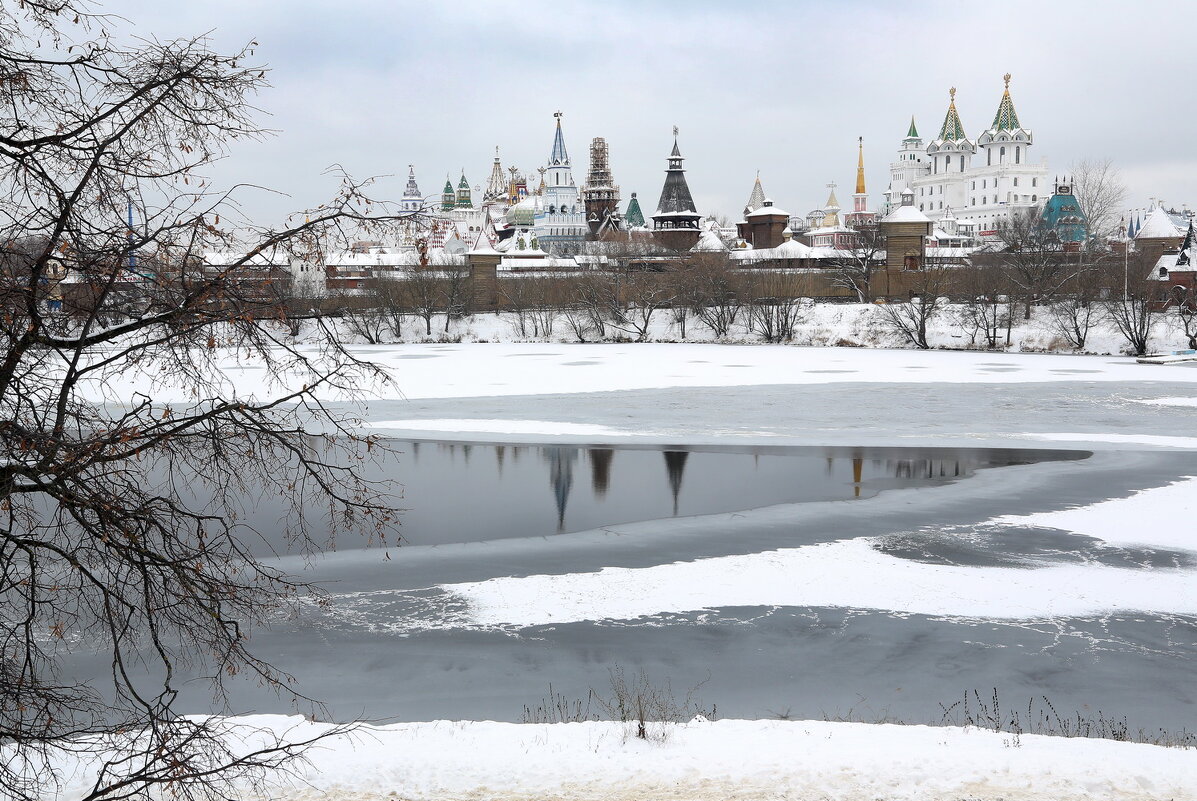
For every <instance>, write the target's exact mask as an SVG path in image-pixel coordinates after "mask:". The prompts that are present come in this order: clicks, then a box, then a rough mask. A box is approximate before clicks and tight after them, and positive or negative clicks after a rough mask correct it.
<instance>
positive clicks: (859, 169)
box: [856, 136, 865, 195]
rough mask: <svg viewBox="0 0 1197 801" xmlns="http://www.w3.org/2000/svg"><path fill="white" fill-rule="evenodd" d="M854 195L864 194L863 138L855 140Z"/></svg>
mask: <svg viewBox="0 0 1197 801" xmlns="http://www.w3.org/2000/svg"><path fill="white" fill-rule="evenodd" d="M856 147H857V152H856V194H858V195H863V194H864V193H865V180H864V137H863V136H859V137H857V139H856Z"/></svg>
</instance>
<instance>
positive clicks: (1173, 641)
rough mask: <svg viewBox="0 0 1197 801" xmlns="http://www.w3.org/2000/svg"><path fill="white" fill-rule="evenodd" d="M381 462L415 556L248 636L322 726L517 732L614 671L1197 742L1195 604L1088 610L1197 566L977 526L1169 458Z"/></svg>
mask: <svg viewBox="0 0 1197 801" xmlns="http://www.w3.org/2000/svg"><path fill="white" fill-rule="evenodd" d="M394 444H395V445H396V454H395V455H394V456H393V457H392V458H393V461H392V460H388V461H387V462H386V463H384V464H383V465H382V466H378V467H376V469H378V470H379V471H381V472H384V473H385V472H387V471H388V470H400V472H401V474H402V475H404V476H406V477H407V478H406V480H405V482H404V483H405V485H406V486H405V495H404V504H405V506H406V507H407V508H408V510H409V511H408V512H407V513H406V517H405V530H404V536H405V539H406V541H407V543H408V544H407V545H405V546H403V547H401V548H398V549H392V550H390V551H389V553H387V554H384V553H383V552H380V551H377V550H357V551H353V550H349V551H341V552H338V553H336V554H328V555H326V556H325V557H324V558H322V559H320V560H319V561H318V562H317V564H316V566H315V568H314V570H312V572H311V574H310V575H311V577H312V578H315V579H316V580H318V581H320V582H322V583H323V584H324V586H325V588H326V589H328V590H329V591H330V593H331V601H332V602H331V604H330V605H329V606H328V607H326V608H320V609H317V608H315V607H313V608H311V609H310V610H309V612H308V614H306V615H305V616H304V617H303V618H302V619H300V620H292V621H287V622H282V623H280V624H278V625H277V626H275V627H274V628H273V629H272V630H270V631H263V632H259V633H258V634H257V635H256V637H257V640H258V643H259V645H258V647H259V648H265V649H266V652H267V653H269V654H270V655H271V657H272V659H275V660H277V661H278V662H279V663H280V664H286V665H288V666H293V668H292V669H293V671H294V672H295V674H296V676H297V678H299V679H300V682H301V686H303V687H304V688H305V690H306V691H308V692H310V693H312V694H313V695H315V696H316V697H318V698H321V699H323V700H325V701H326V702H327V703H328V704H329V708H330V711H331V712H332V714H333V715H334V716H335V717H338V718H345V717H356V716H365V717H369V718H375V719H378V718H386V719H391V718H398V719H407V720H421V719H441V718H449V719H456V718H475V719H500V720H518V719H519V718H520V715H521V712H522V708H523V706H524V705H525V704H531V705H535V704H536V703H537V702H538V701H539V700H540V699H541V698H542V697H544V696H545V695H546V694H547V692H548V685H549V683H550V682H551V683H552V685H553V687H554V689H555V690H557V691H560V692H563V693H565V694H566V695H567V696H570V697H584V696H585V695H586V693H587V691H588V690H589V689H590V688H591V687H594V688H596V689H599V690H602V689H604V688H605V686H606V683H607V681H608V673H607V671H608V669H609V668H611V667H613V666H616V665H621V666H624V667H625V668H627V669H638V668H643V669H645V670H647V671H648V673H649V674H650V676H653V677H655V678H657V679H658V680H661V681H665V680H668V681H669V682H670V683H671V685H672V686H673V687H675V688H678V689H680V690H684V689H688V688H690V687H692V686H695V685H699V684H701V685H702V686H701V689H700V690H699V692H698V697H700V698H701V699H702V700H704V701H705V702H706V703H708V704H711V703H714V704H716V705H717V706H718V709H719V711H720V714H722V715H726V716H735V717H768V716H769V715H771V714H788V715H791V716H796V717H816V718H817V717H820V716H822V715H824V714H826V715H831V716H841V715H844V716H855V717H857V718H859V719H876V718H880V717H885V716H892V717H896V718H900V719H903V720H908V721H913V722H937V721H938V719H939V704H940V703H941V702H942V703H945V704H950V703H951V702H952V701H954V700H956V699H957V698H958V697H959V696H960V695H962V694H963V693H964V692H966V691H972V690H974V689H976V690H978V691H980V692H981V694H982V697H985V698H988V697H989V696H990V695H992V691H993V689H994V688H998V689H999V692H1000V694H1001V696H1002V698H1003V699H1004V700H1003V703H1005V704H1007V705H1021V706H1025V705H1026V703H1027V701H1028V700H1029V699H1030V698H1032V697H1033V698H1035V699H1036V704H1037V705H1040V704H1041V699H1042V697H1043V696H1046V697H1047V698H1048V699H1050V700H1051V702H1052V703H1053V704H1054V705H1055V706H1056V707H1057V708H1058V709H1067V710H1069V713H1071V712H1076V711H1079V712H1081V713H1082V714H1088V713H1089V712H1093V711H1095V710H1096V709H1097V708H1098V707H1100V708H1101V709H1102V710H1103V711H1104V712H1105V713H1106V714H1116V715H1119V716H1121V715H1127V716H1128V717H1129V718H1130V721H1131V724H1132V725H1143V726H1153V725H1157V726H1166V727H1169V728H1180V727H1183V726H1189V725H1191V722H1192V720H1193V713H1194V709H1195V704H1197V694H1195V691H1194V686H1193V683H1192V682H1191V681H1190V679H1189V677H1190V676H1191V672H1192V670H1193V668H1194V667H1197V614H1194V612H1197V610H1194V609H1192V608H1191V607H1188V606H1186V605H1185V604H1188V603H1190V602H1191V598H1188V599H1185V598H1175V597H1174V598H1172V599H1171V600H1169V599H1164V600H1163V603H1162V604H1159V605H1157V606H1156V607H1155V608H1151V609H1139V608H1134V607H1135V597H1134V596H1132V597H1130V598H1129V599H1128V600H1125V601H1123V600H1119V592H1120V590H1114V591H1109V592H1108V593H1107V589H1108V588H1109V586H1110V582H1114V583H1115V584H1116V585H1118V584H1119V583H1120V585H1121V586H1133V584H1134V581H1133V579H1135V578H1136V577H1137V578H1143V579H1145V580H1147V581H1149V582H1150V581H1158V580H1159V579H1161V578H1163V577H1165V576H1171V577H1172V578H1173V579H1175V578H1176V575H1177V571H1178V570H1179V571H1181V572H1182V573H1185V572H1189V571H1192V570H1193V569H1194V568H1195V567H1197V548H1190V549H1185V548H1179V549H1178V548H1175V547H1152V546H1135V545H1114V544H1110V543H1105V542H1103V541H1101V540H1100V539H1098V538H1095V537H1092V536H1087V535H1085V534H1083V533H1078V532H1075V531H1069V530H1065V529H1061V528H1054V527H1050V526H1040V525H1035V524H1026V525H1022V524H1012V525H1006V524H1004V525H997V524H995V523H993V522H992V521H993V520H995V519H996V518H998V517H1000V516H1002V515H1010V514H1011V513H1033V512H1036V511H1040V510H1044V509H1052V508H1059V507H1060V506H1062V505H1073V504H1075V503H1084V502H1086V501H1090V500H1095V499H1098V498H1102V497H1105V494H1107V493H1109V492H1111V491H1114V492H1115V494H1126V493H1125V490H1129V489H1130V488H1133V487H1137V486H1151V485H1153V484H1163V483H1166V482H1167V481H1168V480H1170V479H1171V478H1172V477H1174V476H1175V475H1177V473H1178V471H1182V470H1184V469H1185V468H1186V466H1190V465H1191V463H1192V459H1191V456H1189V455H1188V454H1169V453H1143V452H1122V453H1119V454H1096V455H1092V454H1089V453H1087V452H1084V451H1059V450H1056V451H1049V450H1041V451H1035V450H1026V449H1021V450H1018V449H935V448H911V449H906V450H903V449H898V448H859V449H850V448H826V447H794V448H783V447H772V448H768V447H760V448H726V449H719V448H709V447H705V448H695V449H692V450H683V449H680V448H679V446H662V447H656V448H651V447H630V448H629V447H586V446H582V445H567V446H554V445H547V446H546V445H523V446H516V445H513V444H506V445H493V444H480V443H473V444H464V443H456V444H451V443H437V442H420V443H415V442H405V443H394ZM881 490H885V491H881ZM428 501H431V502H430V503H429V502H428ZM675 503H676V511H675V508H674V504H675ZM789 555H796V561H785V559H786V558H789ZM388 556H389V558H387V557H388ZM746 560H747V561H746ZM753 560H765V561H766V562H767V564H766V565H765V567H764V568H763V569H764V570H765V572H764V573H760V572H759V571H760V570H761V569H762V568H761V566H760V565H759V564H756V563H754V562H753ZM779 560H780V561H779ZM283 564H285V565H286V564H292V565H294V566H295V567H296V569H299V563H298V562H295V561H288V560H286V559H284V560H283ZM686 569H691V570H697V571H698V572H697V573H694V574H692V575H682V576H680V577H679V576H675V575H672V574H671V571H676V570H686ZM703 571H705V572H703ZM754 571H757V572H754ZM954 571H955V572H954ZM959 571H965V575H960V574H959ZM1055 571H1060V572H1055ZM1067 571H1072V572H1067ZM1090 577H1092V580H1093V581H1094V582H1095V583H1094V585H1093V586H1092V587H1088V586H1087V582H1088V581H1090ZM1078 587H1079V588H1080V589H1078ZM878 588H884V591H882V592H880V595H879V594H878V592H879V590H878ZM1156 589H1158V590H1159V592H1161V593H1163V594H1165V595H1167V594H1169V590H1168V589H1167V587H1166V586H1164V585H1158V586H1157V585H1153V586H1151V587H1149V588H1148V590H1147V591H1148V592H1154V591H1155V590H1156ZM1078 593H1079V594H1080V595H1081V596H1082V597H1085V596H1087V595H1089V596H1093V597H1094V600H1093V601H1092V604H1091V605H1090V606H1085V605H1082V606H1081V607H1079V608H1078V607H1076V606H1075V604H1073V605H1069V603H1066V602H1065V601H1066V600H1068V599H1074V598H1075V596H1076V595H1077V594H1078ZM1176 594H1177V593H1172V595H1174V596H1175V595H1176ZM1180 594H1181V595H1183V594H1184V590H1183V589H1182V590H1181V591H1180ZM1190 595H1191V593H1190ZM1097 596H1101V597H1097ZM1104 599H1108V604H1109V605H1110V606H1109V608H1106V600H1104ZM1173 602H1176V603H1177V604H1178V605H1177V606H1176V608H1172V607H1171V606H1170V605H1169V604H1171V603H1173ZM1119 605H1122V607H1124V608H1119ZM993 610H1000V611H999V612H998V613H996V614H995V613H994V611H993ZM1007 610H1012V611H1007ZM1057 610H1060V611H1057ZM234 703H235V705H237V706H240V707H244V708H250V709H254V710H258V711H273V710H278V709H283V708H285V707H283V706H280V705H279V702H278V701H277V700H274V699H272V698H270V697H267V696H262V695H260V694H259V693H258V692H257V691H256V690H255V689H253V688H248V687H246V688H241V689H240V690H239V691H238V692H237V693H235V695H234Z"/></svg>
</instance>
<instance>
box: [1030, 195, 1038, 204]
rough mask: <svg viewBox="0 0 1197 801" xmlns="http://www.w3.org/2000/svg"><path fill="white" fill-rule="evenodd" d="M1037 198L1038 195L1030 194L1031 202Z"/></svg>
mask: <svg viewBox="0 0 1197 801" xmlns="http://www.w3.org/2000/svg"><path fill="white" fill-rule="evenodd" d="M1038 199H1039V195H1031V202H1032V203H1034V202H1035V201H1036V200H1038Z"/></svg>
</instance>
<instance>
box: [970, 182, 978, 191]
mask: <svg viewBox="0 0 1197 801" xmlns="http://www.w3.org/2000/svg"><path fill="white" fill-rule="evenodd" d="M976 188H977V182H976V181H973V185H972V186H971V187H970V189H976Z"/></svg>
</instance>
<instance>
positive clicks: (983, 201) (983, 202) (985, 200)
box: [981, 195, 989, 206]
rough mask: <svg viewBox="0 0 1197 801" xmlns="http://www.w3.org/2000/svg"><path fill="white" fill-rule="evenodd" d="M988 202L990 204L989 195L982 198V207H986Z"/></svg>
mask: <svg viewBox="0 0 1197 801" xmlns="http://www.w3.org/2000/svg"><path fill="white" fill-rule="evenodd" d="M988 202H989V195H982V196H981V205H982V206H984V205H985V204H986V203H988Z"/></svg>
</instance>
